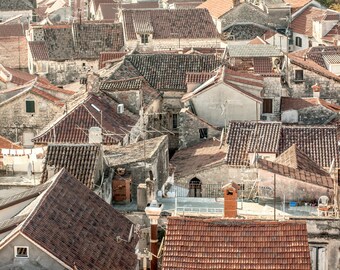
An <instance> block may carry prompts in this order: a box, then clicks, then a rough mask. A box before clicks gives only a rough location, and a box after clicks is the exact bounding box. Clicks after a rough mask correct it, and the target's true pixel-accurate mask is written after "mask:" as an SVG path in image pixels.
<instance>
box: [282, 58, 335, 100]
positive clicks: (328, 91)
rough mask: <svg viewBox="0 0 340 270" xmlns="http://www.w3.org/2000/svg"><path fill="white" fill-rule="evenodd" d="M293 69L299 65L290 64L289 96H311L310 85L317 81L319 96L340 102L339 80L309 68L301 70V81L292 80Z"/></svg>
mask: <svg viewBox="0 0 340 270" xmlns="http://www.w3.org/2000/svg"><path fill="white" fill-rule="evenodd" d="M295 70H302V68H301V67H299V66H297V65H294V64H290V68H289V80H288V85H289V88H290V93H289V96H291V97H313V90H312V85H314V84H315V83H318V84H319V85H320V86H321V92H320V98H323V99H326V100H328V101H330V102H336V103H337V104H340V82H336V81H334V80H332V79H328V78H326V77H323V76H321V75H319V74H317V73H315V72H312V71H310V70H306V69H304V70H303V78H304V81H303V82H301V83H300V82H299V83H297V82H294V76H295Z"/></svg>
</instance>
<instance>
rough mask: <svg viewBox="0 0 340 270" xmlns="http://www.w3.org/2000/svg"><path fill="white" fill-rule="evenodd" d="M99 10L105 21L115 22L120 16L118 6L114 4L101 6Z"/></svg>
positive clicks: (102, 4)
mask: <svg viewBox="0 0 340 270" xmlns="http://www.w3.org/2000/svg"><path fill="white" fill-rule="evenodd" d="M98 10H100V11H101V14H102V16H103V20H114V19H116V17H117V15H118V6H117V4H116V3H113V2H112V3H101V4H99V7H98ZM97 12H98V11H97Z"/></svg>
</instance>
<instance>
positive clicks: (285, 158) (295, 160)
mask: <svg viewBox="0 0 340 270" xmlns="http://www.w3.org/2000/svg"><path fill="white" fill-rule="evenodd" d="M275 163H278V164H281V165H285V166H288V167H290V168H294V169H298V170H303V171H307V172H311V173H315V174H319V175H324V176H329V173H328V172H326V171H325V170H324V169H322V168H321V167H320V166H319V165H318V164H317V163H316V162H315V161H314V160H312V159H311V158H310V157H309V156H307V155H306V154H305V153H304V152H302V151H301V150H300V149H299V148H298V147H297V146H296V144H293V145H292V146H291V147H289V148H288V149H287V150H286V151H284V152H283V153H282V154H281V155H279V156H278V157H277V158H276V159H275Z"/></svg>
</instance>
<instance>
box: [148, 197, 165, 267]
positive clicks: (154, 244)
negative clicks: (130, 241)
mask: <svg viewBox="0 0 340 270" xmlns="http://www.w3.org/2000/svg"><path fill="white" fill-rule="evenodd" d="M162 208H163V206H162V204H158V202H157V201H156V200H153V201H152V202H151V203H150V204H148V206H147V207H146V208H145V213H146V215H147V216H148V218H149V219H150V224H151V239H150V250H151V254H152V259H151V263H150V266H151V267H150V269H151V270H157V263H158V262H157V261H158V258H157V255H158V233H157V226H158V219H159V217H160V214H161V211H162Z"/></svg>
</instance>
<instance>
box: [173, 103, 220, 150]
mask: <svg viewBox="0 0 340 270" xmlns="http://www.w3.org/2000/svg"><path fill="white" fill-rule="evenodd" d="M178 117H179V127H178V132H179V148H186V147H189V146H192V145H195V144H197V143H199V142H202V141H203V140H206V139H209V138H213V137H216V138H218V139H219V138H220V133H221V131H220V130H218V129H217V128H215V127H213V126H212V125H209V124H208V123H207V122H204V121H203V120H201V119H199V118H198V117H197V116H195V115H194V114H192V113H190V112H189V111H188V109H182V110H181V111H180V113H179V115H178ZM200 129H206V131H207V135H208V136H207V137H206V138H202V136H203V134H202V135H201V134H200Z"/></svg>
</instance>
